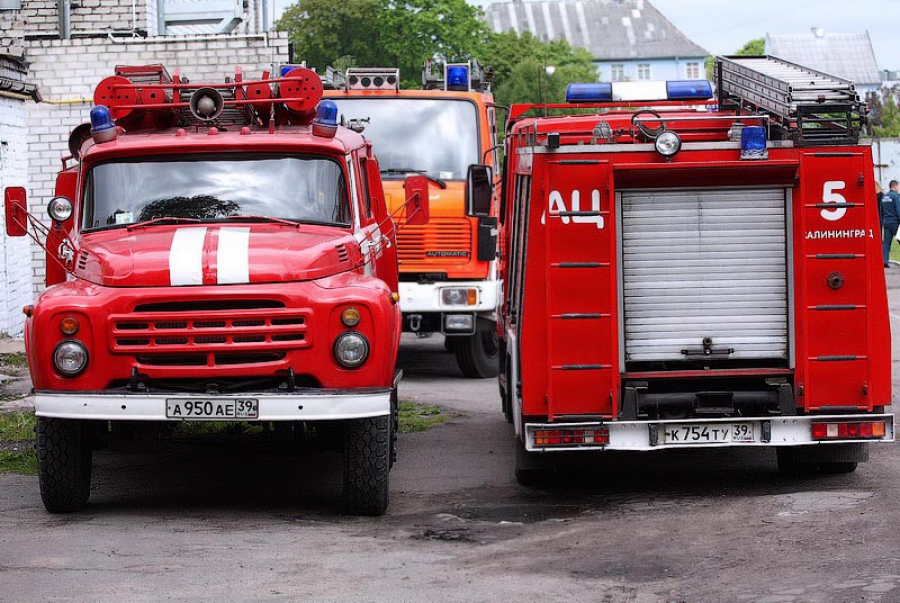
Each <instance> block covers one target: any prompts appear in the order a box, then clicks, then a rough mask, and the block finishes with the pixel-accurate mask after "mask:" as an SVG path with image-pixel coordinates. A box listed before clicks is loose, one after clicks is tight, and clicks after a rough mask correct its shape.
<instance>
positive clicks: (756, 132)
mask: <svg viewBox="0 0 900 603" xmlns="http://www.w3.org/2000/svg"><path fill="white" fill-rule="evenodd" d="M768 158H769V151H768V149H767V147H766V128H765V127H764V126H746V127H745V128H744V129H743V130H741V159H768Z"/></svg>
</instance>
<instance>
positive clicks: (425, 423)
mask: <svg viewBox="0 0 900 603" xmlns="http://www.w3.org/2000/svg"><path fill="white" fill-rule="evenodd" d="M399 410H400V416H399V419H400V428H399V431H400V433H413V432H415V431H427V430H429V429H431V428H432V427H434V426H435V425H438V424H439V423H443V422H444V421H446V420H447V419H448V417H446V416H444V415H442V414H441V409H440V408H439V407H437V406H431V405H429V404H416V403H415V402H400V409H399Z"/></svg>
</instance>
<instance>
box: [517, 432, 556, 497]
mask: <svg viewBox="0 0 900 603" xmlns="http://www.w3.org/2000/svg"><path fill="white" fill-rule="evenodd" d="M554 476H555V472H554V467H553V463H552V459H551V458H550V457H549V456H548V455H546V454H541V453H538V452H528V451H527V450H525V444H524V443H522V441H521V440H519V441H518V445H517V446H516V481H517V482H519V484H520V485H522V486H546V485H548V484H550V483H551V482H552V481H553V478H554Z"/></svg>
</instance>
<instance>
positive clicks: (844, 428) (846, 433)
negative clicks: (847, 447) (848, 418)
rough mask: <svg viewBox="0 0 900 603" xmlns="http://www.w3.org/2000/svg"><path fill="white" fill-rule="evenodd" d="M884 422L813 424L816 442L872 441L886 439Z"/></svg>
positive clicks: (813, 435)
mask: <svg viewBox="0 0 900 603" xmlns="http://www.w3.org/2000/svg"><path fill="white" fill-rule="evenodd" d="M885 432H886V427H885V423H884V421H853V422H843V423H826V422H821V423H813V424H812V439H814V440H871V439H881V438H883V437H884V434H885Z"/></svg>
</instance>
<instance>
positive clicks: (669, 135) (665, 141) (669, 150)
mask: <svg viewBox="0 0 900 603" xmlns="http://www.w3.org/2000/svg"><path fill="white" fill-rule="evenodd" d="M680 150H681V138H679V137H678V134H676V133H675V132H663V133H662V134H660V135H659V136H657V137H656V151H657V152H658V153H659V154H660V155H662V156H663V157H671V156H672V155H674V154H675V153H677V152H678V151H680Z"/></svg>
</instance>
